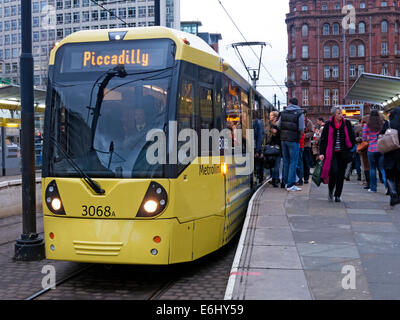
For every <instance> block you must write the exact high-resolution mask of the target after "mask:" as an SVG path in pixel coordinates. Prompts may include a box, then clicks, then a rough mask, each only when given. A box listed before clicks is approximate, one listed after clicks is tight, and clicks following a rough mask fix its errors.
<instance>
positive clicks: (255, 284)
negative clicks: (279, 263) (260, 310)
mask: <svg viewBox="0 0 400 320" xmlns="http://www.w3.org/2000/svg"><path fill="white" fill-rule="evenodd" d="M250 272H251V273H253V274H259V275H258V276H249V277H248V278H247V283H246V291H245V297H244V298H245V299H246V300H311V299H312V297H311V294H310V291H309V289H308V284H307V280H306V277H305V275H304V272H303V271H302V270H275V269H272V270H271V269H270V270H268V269H253V268H252V269H249V273H250Z"/></svg>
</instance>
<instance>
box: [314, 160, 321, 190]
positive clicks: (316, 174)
mask: <svg viewBox="0 0 400 320" xmlns="http://www.w3.org/2000/svg"><path fill="white" fill-rule="evenodd" d="M321 173H322V161H321V160H318V162H317V165H316V166H315V169H314V173H313V175H312V181H313V182H314V183H315V184H316V185H317V187H319V186H320V185H321V181H322V179H321Z"/></svg>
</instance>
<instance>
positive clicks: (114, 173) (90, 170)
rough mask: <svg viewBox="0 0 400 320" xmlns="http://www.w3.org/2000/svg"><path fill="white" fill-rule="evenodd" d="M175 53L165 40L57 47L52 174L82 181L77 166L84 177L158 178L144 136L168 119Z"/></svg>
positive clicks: (158, 168)
mask: <svg viewBox="0 0 400 320" xmlns="http://www.w3.org/2000/svg"><path fill="white" fill-rule="evenodd" d="M174 52H175V51H174V43H173V42H172V41H171V40H168V39H157V40H134V41H128V40H127V41H113V42H99V43H90V44H88V43H79V44H65V45H64V46H62V47H61V48H60V49H59V50H58V52H57V54H56V59H55V66H54V76H53V79H50V84H51V85H50V86H49V88H48V90H51V105H50V106H47V107H50V108H51V116H50V118H51V119H50V120H49V121H50V134H49V136H50V137H49V141H48V143H49V155H50V161H49V174H50V175H51V176H59V177H60V176H61V177H75V176H79V173H78V172H77V170H76V169H75V168H74V166H73V164H75V165H76V166H78V167H79V168H80V169H81V170H82V171H83V172H84V173H85V174H87V175H88V176H89V177H97V178H101V177H105V178H107V177H118V178H135V177H139V178H149V177H162V176H163V166H162V165H161V164H160V165H151V164H149V162H148V161H147V159H146V150H147V148H148V146H149V142H148V141H146V135H147V133H148V132H149V131H150V130H152V129H163V128H164V126H165V123H166V121H167V109H168V108H167V107H168V106H167V101H168V94H169V91H170V90H169V88H170V84H171V79H172V75H173V73H174V72H173V71H174ZM71 162H72V163H71Z"/></svg>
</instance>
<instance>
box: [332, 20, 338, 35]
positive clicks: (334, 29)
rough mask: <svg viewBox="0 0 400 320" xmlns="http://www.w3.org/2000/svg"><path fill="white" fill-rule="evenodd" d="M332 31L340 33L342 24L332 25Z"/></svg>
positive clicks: (335, 33) (336, 33)
mask: <svg viewBox="0 0 400 320" xmlns="http://www.w3.org/2000/svg"><path fill="white" fill-rule="evenodd" d="M332 33H333V34H334V35H338V34H340V26H339V23H334V24H333V25H332Z"/></svg>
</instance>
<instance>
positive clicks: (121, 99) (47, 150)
mask: <svg viewBox="0 0 400 320" xmlns="http://www.w3.org/2000/svg"><path fill="white" fill-rule="evenodd" d="M47 90H48V91H47V99H46V111H45V132H44V151H43V152H44V154H43V169H42V175H43V179H42V188H43V213H44V228H45V241H46V256H47V258H48V259H56V260H68V261H80V262H90V263H111V264H114V263H116V264H118V263H123V264H173V263H180V262H185V261H192V260H195V259H198V258H200V257H202V256H204V255H206V254H208V253H211V252H213V251H215V250H217V249H218V248H220V247H222V246H223V245H225V244H226V243H228V242H229V241H230V239H231V238H232V237H233V236H234V235H235V234H236V233H237V232H238V231H239V230H240V227H241V224H242V222H243V219H244V216H245V212H246V207H247V203H248V200H249V197H250V195H251V193H252V189H253V188H254V187H253V174H251V173H250V174H247V175H238V174H237V173H236V172H237V169H238V165H237V164H235V163H232V164H227V163H226V159H225V155H224V151H223V148H222V151H221V146H220V154H218V155H217V156H215V154H213V153H211V150H210V148H209V147H208V146H206V144H204V145H203V144H202V142H203V141H202V139H203V138H201V134H200V132H201V130H205V129H208V130H211V129H217V130H222V129H224V128H228V129H230V130H232V129H233V128H241V129H243V130H244V129H251V124H252V120H251V110H252V109H254V108H256V109H259V110H262V114H263V116H264V117H265V118H266V117H267V116H268V114H267V112H268V110H267V107H269V104H268V102H267V100H265V99H264V98H263V97H262V96H261V95H260V94H259V93H258V92H257V91H255V90H253V89H252V88H251V86H250V85H249V84H248V82H247V81H245V80H244V79H243V78H242V77H241V76H240V75H239V74H238V73H237V72H235V71H234V70H233V69H232V68H231V67H230V66H229V65H228V64H227V63H225V62H223V60H222V58H221V57H220V56H219V55H218V54H217V53H215V52H214V51H213V50H212V49H211V48H210V47H209V46H208V45H207V44H206V43H205V42H203V40H201V39H200V38H198V37H196V36H194V35H190V34H187V33H183V32H180V31H177V30H172V29H168V28H163V27H149V28H132V29H112V30H93V31H81V32H77V33H74V34H72V35H70V36H68V37H66V38H65V39H64V40H62V41H61V42H60V43H59V44H57V45H56V47H55V48H54V49H53V50H52V52H51V55H50V61H49V80H48V89H47ZM184 129H191V130H192V132H195V133H196V132H197V133H199V135H198V136H199V137H200V138H198V140H195V141H196V142H195V143H194V145H195V146H197V147H198V148H196V154H195V155H194V156H193V155H192V157H191V158H190V159H191V160H190V161H189V162H188V163H184V162H183V161H180V159H181V158H182V157H181V155H182V154H183V155H185V154H187V152H185V151H183V153H182V154H181V153H179V152H180V151H179V152H178V153H176V151H177V150H180V148H181V147H184V144H185V141H187V140H185V138H183V139H180V138H181V137H180V136H179V135H180V132H182V130H184ZM151 130H153V131H154V130H155V132H156V133H157V134H158V135H157V138H154V139H153V140H151V141H150V140H149V132H150V131H151ZM232 132H233V131H232ZM162 133H164V137H162ZM186 138H187V137H186ZM204 139H205V138H204ZM233 141H234V143H235V139H234V138H233ZM156 142H157V143H158V145H159V146H163V145H164V146H165V151H162V150H161V149H160V150H157V151H156V152H154V153H153V154H154V157H155V158H162V159H164V160H166V161H165V163H164V162H162V161H159V162H152V161H149V159H148V154H149V153H148V152H149V150H150V148H151V147H152V146H154V143H156ZM152 143H153V144H152ZM219 143H220V142H219ZM189 151H190V152H191V150H189ZM251 152H252V150H251ZM251 157H252V155H251ZM209 160H213V161H209Z"/></svg>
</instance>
